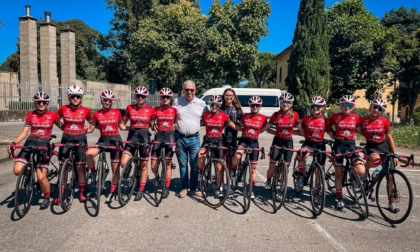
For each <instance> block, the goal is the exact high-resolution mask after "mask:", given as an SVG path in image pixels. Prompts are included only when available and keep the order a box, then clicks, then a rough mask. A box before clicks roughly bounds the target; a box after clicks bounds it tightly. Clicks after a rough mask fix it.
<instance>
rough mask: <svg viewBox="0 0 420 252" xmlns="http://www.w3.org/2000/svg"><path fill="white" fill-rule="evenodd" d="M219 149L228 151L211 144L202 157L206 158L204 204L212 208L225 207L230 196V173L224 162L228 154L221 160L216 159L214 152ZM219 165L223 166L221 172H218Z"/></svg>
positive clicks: (202, 184)
mask: <svg viewBox="0 0 420 252" xmlns="http://www.w3.org/2000/svg"><path fill="white" fill-rule="evenodd" d="M219 149H222V150H227V148H226V147H222V146H218V145H214V144H210V145H208V146H206V151H205V152H204V153H201V155H202V156H204V155H205V156H206V159H205V161H204V169H203V171H202V172H201V178H200V191H201V193H202V194H203V199H204V202H206V204H207V205H208V206H209V207H211V208H218V207H219V206H221V205H223V203H224V202H225V201H226V199H227V197H228V194H229V184H230V177H229V172H228V169H227V167H226V164H225V162H224V161H222V159H223V158H225V157H226V156H227V155H228V153H226V154H225V155H223V156H222V157H221V159H218V158H214V153H213V151H219ZM218 165H219V166H221V170H220V171H219V172H218V171H217V166H218ZM220 193H223V194H220Z"/></svg>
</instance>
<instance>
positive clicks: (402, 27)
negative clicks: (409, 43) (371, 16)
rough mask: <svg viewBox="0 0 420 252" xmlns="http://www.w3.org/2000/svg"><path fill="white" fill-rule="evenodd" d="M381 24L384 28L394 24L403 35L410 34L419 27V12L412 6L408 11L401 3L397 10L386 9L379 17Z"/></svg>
mask: <svg viewBox="0 0 420 252" xmlns="http://www.w3.org/2000/svg"><path fill="white" fill-rule="evenodd" d="M381 24H382V25H383V26H384V27H386V28H391V27H393V26H395V28H396V29H397V30H398V31H399V32H400V34H401V35H403V36H404V35H411V34H412V33H413V32H415V31H416V30H417V29H418V28H420V13H419V12H418V11H417V8H414V7H413V8H411V9H410V11H409V10H408V9H407V8H405V7H404V5H403V6H401V7H400V8H399V9H398V10H395V9H392V10H391V11H390V12H387V11H386V12H385V15H384V16H383V17H382V18H381Z"/></svg>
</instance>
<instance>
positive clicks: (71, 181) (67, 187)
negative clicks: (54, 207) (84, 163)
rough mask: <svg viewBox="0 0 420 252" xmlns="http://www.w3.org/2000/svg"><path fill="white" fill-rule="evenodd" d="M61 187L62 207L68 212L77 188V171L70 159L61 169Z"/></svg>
mask: <svg viewBox="0 0 420 252" xmlns="http://www.w3.org/2000/svg"><path fill="white" fill-rule="evenodd" d="M59 187H60V188H61V189H60V190H59V199H60V205H61V208H62V209H63V211H64V212H67V211H68V210H69V209H70V208H71V205H72V203H73V199H74V192H75V188H76V175H75V170H74V169H73V163H72V162H71V160H70V159H66V160H65V161H64V163H63V166H62V167H61V174H60V183H59Z"/></svg>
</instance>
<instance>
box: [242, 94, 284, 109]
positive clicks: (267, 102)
mask: <svg viewBox="0 0 420 252" xmlns="http://www.w3.org/2000/svg"><path fill="white" fill-rule="evenodd" d="M251 96H252V95H238V99H239V102H240V103H241V105H242V106H245V107H248V106H249V105H248V100H249V98H251ZM260 97H261V99H262V100H263V104H262V106H263V107H277V108H278V107H279V98H278V97H277V96H260Z"/></svg>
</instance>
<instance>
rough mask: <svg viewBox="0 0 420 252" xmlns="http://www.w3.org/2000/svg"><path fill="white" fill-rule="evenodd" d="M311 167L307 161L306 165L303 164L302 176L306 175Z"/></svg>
mask: <svg viewBox="0 0 420 252" xmlns="http://www.w3.org/2000/svg"><path fill="white" fill-rule="evenodd" d="M309 169H311V163H308V165H306V166H305V169H304V170H303V176H304V177H306V176H307V175H308V171H309Z"/></svg>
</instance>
